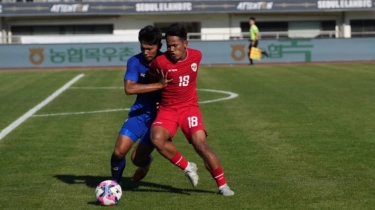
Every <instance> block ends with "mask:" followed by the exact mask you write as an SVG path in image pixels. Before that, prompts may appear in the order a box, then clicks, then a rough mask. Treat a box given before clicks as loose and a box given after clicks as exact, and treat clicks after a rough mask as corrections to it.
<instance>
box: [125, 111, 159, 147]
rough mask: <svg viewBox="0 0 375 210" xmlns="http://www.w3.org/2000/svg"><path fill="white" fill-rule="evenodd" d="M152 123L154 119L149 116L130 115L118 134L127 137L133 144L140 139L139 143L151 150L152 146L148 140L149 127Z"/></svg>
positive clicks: (149, 139)
mask: <svg viewBox="0 0 375 210" xmlns="http://www.w3.org/2000/svg"><path fill="white" fill-rule="evenodd" d="M153 121H154V117H151V116H150V115H149V114H142V115H137V116H131V115H130V116H129V118H128V119H127V120H126V121H125V122H124V124H123V126H122V128H121V130H120V132H119V134H121V135H124V136H127V137H129V138H130V139H132V140H133V142H134V143H135V142H137V141H138V139H140V143H142V144H145V145H147V146H149V147H151V148H152V149H153V148H154V145H153V144H152V143H151V138H150V129H151V128H150V127H151V124H152V122H153Z"/></svg>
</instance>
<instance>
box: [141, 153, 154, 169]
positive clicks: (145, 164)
mask: <svg viewBox="0 0 375 210" xmlns="http://www.w3.org/2000/svg"><path fill="white" fill-rule="evenodd" d="M151 162H152V155H149V156H148V158H147V160H146V162H145V163H144V164H143V165H142V166H141V167H146V166H148V165H150V164H151Z"/></svg>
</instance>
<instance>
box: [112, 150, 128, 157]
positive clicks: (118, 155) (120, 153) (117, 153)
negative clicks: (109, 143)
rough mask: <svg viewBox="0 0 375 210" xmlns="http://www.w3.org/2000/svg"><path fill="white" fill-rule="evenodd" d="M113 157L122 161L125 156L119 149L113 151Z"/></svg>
mask: <svg viewBox="0 0 375 210" xmlns="http://www.w3.org/2000/svg"><path fill="white" fill-rule="evenodd" d="M113 155H114V156H115V157H116V158H117V159H122V158H124V157H125V156H126V152H124V151H121V149H120V148H115V150H114V151H113Z"/></svg>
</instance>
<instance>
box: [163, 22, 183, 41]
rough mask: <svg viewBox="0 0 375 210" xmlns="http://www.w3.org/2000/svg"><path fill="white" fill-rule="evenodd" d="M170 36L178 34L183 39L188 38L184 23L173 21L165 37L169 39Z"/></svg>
mask: <svg viewBox="0 0 375 210" xmlns="http://www.w3.org/2000/svg"><path fill="white" fill-rule="evenodd" d="M168 36H177V37H179V38H180V39H181V40H183V41H185V40H187V30H186V28H185V26H184V25H182V24H180V23H173V24H172V25H170V26H169V27H168V28H167V30H166V31H165V39H167V37H168Z"/></svg>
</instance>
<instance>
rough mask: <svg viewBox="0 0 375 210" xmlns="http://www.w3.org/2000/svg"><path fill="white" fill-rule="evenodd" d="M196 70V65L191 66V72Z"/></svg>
mask: <svg viewBox="0 0 375 210" xmlns="http://www.w3.org/2000/svg"><path fill="white" fill-rule="evenodd" d="M197 68H198V66H197V64H196V63H193V64H191V70H193V71H194V72H196V71H197Z"/></svg>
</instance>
